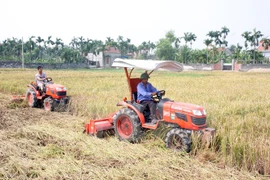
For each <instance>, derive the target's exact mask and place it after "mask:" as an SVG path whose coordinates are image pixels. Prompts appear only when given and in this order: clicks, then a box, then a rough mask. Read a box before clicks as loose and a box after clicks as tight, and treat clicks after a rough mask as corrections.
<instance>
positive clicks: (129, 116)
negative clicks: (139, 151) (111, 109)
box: [113, 108, 142, 142]
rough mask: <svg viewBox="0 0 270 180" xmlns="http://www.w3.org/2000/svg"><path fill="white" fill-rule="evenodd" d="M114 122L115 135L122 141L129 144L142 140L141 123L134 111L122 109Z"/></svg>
mask: <svg viewBox="0 0 270 180" xmlns="http://www.w3.org/2000/svg"><path fill="white" fill-rule="evenodd" d="M113 120H114V131H115V134H116V136H117V137H118V138H119V139H120V140H126V141H129V142H138V141H139V140H140V137H141V135H142V127H141V122H140V120H139V117H138V115H137V114H136V113H135V112H134V111H133V110H132V109H129V108H122V109H120V110H119V111H118V112H117V113H116V114H115V117H114V119H113Z"/></svg>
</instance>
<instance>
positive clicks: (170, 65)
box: [112, 58, 183, 101]
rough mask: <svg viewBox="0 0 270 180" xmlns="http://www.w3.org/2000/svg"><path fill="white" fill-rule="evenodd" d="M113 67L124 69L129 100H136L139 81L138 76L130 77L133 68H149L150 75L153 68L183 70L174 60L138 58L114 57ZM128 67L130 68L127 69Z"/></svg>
mask: <svg viewBox="0 0 270 180" xmlns="http://www.w3.org/2000/svg"><path fill="white" fill-rule="evenodd" d="M112 66H113V67H122V68H124V70H125V73H126V77H127V81H128V86H129V91H130V100H135V101H136V100H137V85H138V84H139V82H141V79H140V78H139V77H137V78H131V73H132V71H133V70H134V69H143V70H146V72H147V71H148V70H150V71H151V72H149V73H148V72H147V74H148V75H150V74H151V73H152V72H153V71H155V70H167V71H173V72H180V71H183V66H182V64H180V63H178V62H175V61H159V60H138V59H119V58H117V59H115V60H114V62H113V64H112ZM128 69H130V70H128Z"/></svg>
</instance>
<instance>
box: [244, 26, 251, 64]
mask: <svg viewBox="0 0 270 180" xmlns="http://www.w3.org/2000/svg"><path fill="white" fill-rule="evenodd" d="M241 36H242V37H244V38H245V48H246V51H245V56H244V57H245V58H244V59H245V61H246V55H247V49H248V43H250V42H251V38H252V37H251V32H248V31H245V32H244V33H242V34H241Z"/></svg>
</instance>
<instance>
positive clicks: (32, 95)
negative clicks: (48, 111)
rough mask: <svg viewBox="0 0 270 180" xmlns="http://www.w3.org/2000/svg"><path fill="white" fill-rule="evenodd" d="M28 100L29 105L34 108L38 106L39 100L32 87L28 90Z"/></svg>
mask: <svg viewBox="0 0 270 180" xmlns="http://www.w3.org/2000/svg"><path fill="white" fill-rule="evenodd" d="M26 101H27V102H28V105H29V106H30V107H32V108H34V107H37V106H38V100H37V96H36V93H35V92H34V91H33V90H32V89H28V90H27V92H26Z"/></svg>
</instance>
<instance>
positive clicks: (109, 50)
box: [104, 47, 121, 54]
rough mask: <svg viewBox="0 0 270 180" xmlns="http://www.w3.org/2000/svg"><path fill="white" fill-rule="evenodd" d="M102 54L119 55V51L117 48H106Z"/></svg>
mask: <svg viewBox="0 0 270 180" xmlns="http://www.w3.org/2000/svg"><path fill="white" fill-rule="evenodd" d="M104 53H113V54H121V52H120V50H119V49H118V48H117V47H106V50H105V51H104Z"/></svg>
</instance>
